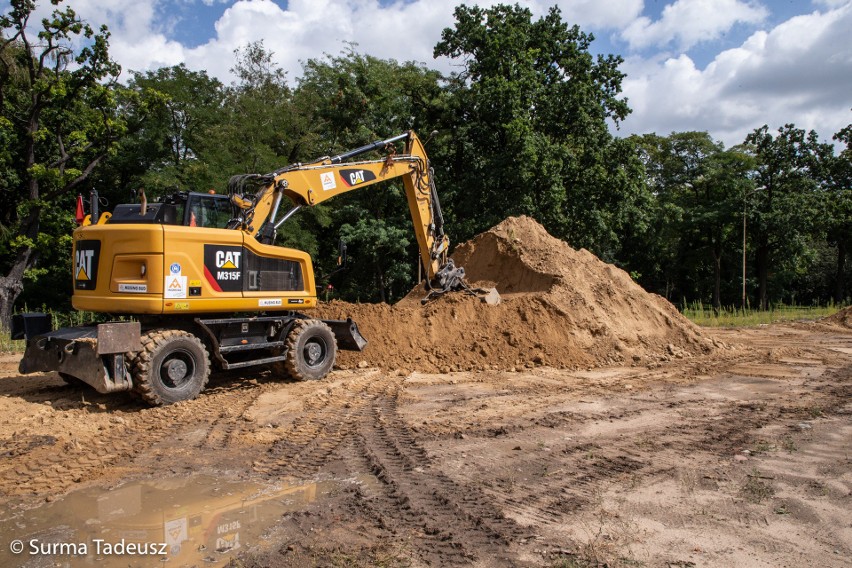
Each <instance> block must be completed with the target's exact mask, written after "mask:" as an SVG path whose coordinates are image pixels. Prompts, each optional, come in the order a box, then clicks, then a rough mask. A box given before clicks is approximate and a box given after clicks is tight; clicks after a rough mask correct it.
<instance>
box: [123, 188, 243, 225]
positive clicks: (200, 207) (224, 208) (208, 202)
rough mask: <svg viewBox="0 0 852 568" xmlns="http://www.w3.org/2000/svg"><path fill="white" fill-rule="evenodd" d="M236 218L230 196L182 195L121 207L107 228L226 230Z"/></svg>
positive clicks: (213, 194)
mask: <svg viewBox="0 0 852 568" xmlns="http://www.w3.org/2000/svg"><path fill="white" fill-rule="evenodd" d="M143 210H144V211H143ZM234 216H235V211H234V207H233V205H232V204H231V200H230V199H229V198H228V196H227V195H219V194H215V193H198V192H194V191H180V192H176V193H172V194H170V195H167V196H165V197H163V198H162V200H160V201H157V202H153V203H148V204H144V205H143V204H141V203H124V204H120V205H117V206H116V207H115V210H114V211H113V213H112V216H111V217H110V218H109V220H108V221H107V224H121V223H133V224H140V223H159V224H161V225H183V226H184V227H207V228H213V229H224V228H226V227H227V225H228V221H230V220H231V219H233V218H234Z"/></svg>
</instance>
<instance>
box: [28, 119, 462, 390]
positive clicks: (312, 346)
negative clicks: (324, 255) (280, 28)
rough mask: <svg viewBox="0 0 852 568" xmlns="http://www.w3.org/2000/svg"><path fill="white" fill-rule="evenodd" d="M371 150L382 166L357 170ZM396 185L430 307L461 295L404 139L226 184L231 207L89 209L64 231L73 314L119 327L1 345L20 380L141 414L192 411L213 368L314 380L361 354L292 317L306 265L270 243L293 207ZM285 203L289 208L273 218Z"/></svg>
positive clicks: (346, 336)
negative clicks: (15, 347)
mask: <svg viewBox="0 0 852 568" xmlns="http://www.w3.org/2000/svg"><path fill="white" fill-rule="evenodd" d="M400 142H403V143H404V144H405V149H404V151H403V153H401V154H399V153H397V152H396V150H397V147H396V145H397V144H398V143H400ZM377 150H384V151H385V155H384V157H382V158H381V159H371V160H358V159H356V158H358V157H359V156H363V155H364V154H367V153H370V152H374V151H377ZM395 178H402V182H403V185H404V187H405V195H406V198H407V200H408V206H409V209H410V212H411V218H412V221H413V222H414V233H415V235H416V236H417V244H418V246H419V249H420V260H421V262H422V264H423V267H424V269H425V272H426V279H427V285H428V286H429V287H430V289H431V292H430V296H436V295H440V294H443V293H445V292H447V291H452V290H464V289H468V290H469V288H468V287H467V285H466V284H465V282H464V269H463V268H461V267H457V266H455V265H454V264H453V261H452V260H451V259H449V258H448V255H447V253H448V247H449V239H448V237H447V235H446V234H445V233H444V221H443V217H442V215H441V208H440V204H439V201H438V195H437V193H436V191H435V184H434V181H433V172H432V169H431V166H430V164H429V160H428V158H427V156H426V152H425V149H424V147H423V143H422V142H421V140H420V139H419V138H418V137H417V136H416V135H415V133H414V132H412V131H409V132H405V133H403V134H400V135H399V136H395V137H392V138H388V139H386V140H379V141H376V142H373V143H372V144H368V145H366V146H362V147H360V148H357V149H354V150H351V151H349V152H345V153H343V154H339V155H336V156H331V157H323V158H320V159H318V160H316V161H314V162H311V163H304V164H303V163H296V164H291V165H288V166H286V167H284V168H281V169H279V170H276V171H274V172H272V173H269V174H263V175H261V174H249V175H241V176H234V177H233V178H231V180H230V182H229V195H219V194H205V193H187V192H179V193H176V194H173V195H170V196H167V197H165V198H163V199H161V200H159V201H158V202H153V203H147V202H146V200H145V198H144V196H143V198H142V201H141V203H134V204H122V205H118V206H116V208H115V209H114V211H113V212H112V213H106V212H105V213H99V212H98V210H97V205H98V203H97V196H94V197H93V198H92V201H91V204H90V209H91V213H90V214H89V215H87V216H85V218H84V220H83V221H82V223H81V225H80V226H79V227H78V228H77V229H76V230H75V231H74V244H73V254H74V274H73V284H74V292H73V298H72V304H73V306H74V308H75V309H78V310H86V311H91V312H100V313H107V314H110V315H111V316H114V317H116V318H117V319H119V320H125V321H113V322H109V323H102V324H99V325H92V326H77V327H70V328H63V329H59V330H55V331H50V320H49V318H48V317H47V316H45V315H43V314H20V315H18V316H16V317H15V318H14V319H13V326H12V327H13V329H12V331H13V337H16V338H24V339H26V340H27V348H26V352H25V354H24V357H23V359H22V360H21V363H20V371H21V372H22V373H32V372H45V371H57V372H58V373H59V374H60V376H62V377H63V379H65V380H66V381H67V382H70V383H74V382H79V381H82V382H84V383H87V384H89V385H91V386H92V387H94V388H95V389H96V390H98V391H99V392H102V393H108V392H116V391H126V390H134V391H136V392H137V393H138V394H139V395H140V396H141V397H142V398H143V399H144V400H145V401H147V402H148V403H150V404H152V405H161V404H170V403H174V402H178V401H182V400H188V399H192V398H194V397H196V396H197V395H198V394H199V393H200V392H201V391H202V390H203V389H204V387H205V385H206V384H207V380H208V377H209V374H210V371H211V367H216V368H218V369H236V368H240V367H248V366H253V365H265V364H275V365H273V368H274V369H281V370H283V371H285V372H286V374H287V375H289V376H290V377H292V378H294V379H298V380H314V379H321V378H323V377H325V376H326V375H327V374H328V373H329V371H330V370H331V368H332V366H333V365H334V361H335V356H336V352H337V349H338V348H340V349H350V350H359V351H360V350H361V349H363V348H364V346H365V345H366V340H365V339H364V338H363V337H362V336H361V334H360V332H359V331H358V326H357V325H356V324H355V323H354V322H353V321H351V319H349V320H345V321H338V320H317V319H313V318H311V317H309V316H307V315H305V314H303V313H301V310H307V309H311V308H315V307H316V306H317V291H316V284H315V280H314V271H313V265H312V263H311V258H310V256H309V255H308V254H307V253H305V252H303V251H300V250H295V249H290V248H285V247H280V246H275V245H274V242H275V236H276V231H277V230H278V229H279V228H280V227H281V225H282V224H283V223H285V222H286V221H287V220H288V219H290V218H291V217H292V216H293V214H295V213H296V212H297V211H298V210H299V209H300V208H302V207H310V206H314V205H317V204H319V203H322V202H323V201H326V200H328V199H331V198H332V197H335V196H337V195H340V194H341V193H345V192H348V191H353V190H356V189H359V188H362V187H367V186H370V185H373V184H376V183H379V182H383V181H388V180H391V179H395ZM285 198H286V201H287V202H289V203H290V204H291V207H290V208H289V210H287V211H286V212H284V213H283V214H280V215H279V212H280V210H281V209H282V203H284V202H285ZM297 310H299V311H297ZM119 316H120V317H119ZM211 358H212V359H211Z"/></svg>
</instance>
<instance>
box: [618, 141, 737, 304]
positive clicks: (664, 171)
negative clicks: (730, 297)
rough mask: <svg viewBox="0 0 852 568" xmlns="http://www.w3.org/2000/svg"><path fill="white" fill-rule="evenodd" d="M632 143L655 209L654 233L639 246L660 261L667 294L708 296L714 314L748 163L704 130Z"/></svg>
mask: <svg viewBox="0 0 852 568" xmlns="http://www.w3.org/2000/svg"><path fill="white" fill-rule="evenodd" d="M633 139H634V141H635V142H636V144H637V145H638V146H639V147H640V148H641V149H642V153H641V156H642V159H643V163H644V165H645V171H646V175H647V181H648V183H649V185H650V187H651V190H652V192H653V194H654V196H655V198H656V199H655V201H656V205H657V207H656V209H655V210H654V214H655V217H656V218H655V223H654V224H655V227H656V230H655V231H654V232H653V233H652V238H651V239H650V242H648V243H647V244H646V246H645V247H642V248H643V250H650V251H653V253H652V256H656V257H658V258H659V259H661V260H662V264H661V266H662V267H663V270H664V273H665V274H664V280H665V283H666V293H667V294H668V293H669V292H671V291H672V290H676V291H677V292H678V293H679V294H682V295H683V296H692V297H696V296H697V297H698V298H710V301H711V304H712V306H713V308H714V309H715V310H716V311H718V310H719V309H720V308H721V305H722V272H723V270H722V268H723V267H722V261H723V257H724V256H725V253H726V252H728V250H730V249H733V246H734V242H735V240H736V239H735V238H734V235H735V234H736V233H737V228H738V227H739V223H738V219H739V218H740V217H739V215H738V212H739V211H741V204H742V200H743V198H744V196H745V195H746V194H747V193H748V192H749V191H750V179H749V177H748V173H749V172H750V171H751V167H752V162H751V160H750V158H749V156H747V155H745V154H743V153H742V152H739V151H738V150H736V149H732V150H725V149H724V147H723V146H722V144H721V143H718V142H715V141H713V139H712V138H711V137H710V135H709V134H708V133H707V132H673V133H672V134H670V135H669V136H666V137H662V136H658V135H656V134H646V135H643V136H641V137H634V138H633ZM658 262H660V261H659V260H658ZM705 274H709V275H710V277H709V279H708V278H706V277H705V276H704V275H705ZM731 275H732V276H733V274H731ZM707 280H709V281H710V282H709V283H708V282H707Z"/></svg>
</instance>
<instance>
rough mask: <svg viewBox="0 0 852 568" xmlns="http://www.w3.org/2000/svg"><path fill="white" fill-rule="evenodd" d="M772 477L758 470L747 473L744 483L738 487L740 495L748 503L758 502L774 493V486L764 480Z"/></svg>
mask: <svg viewBox="0 0 852 568" xmlns="http://www.w3.org/2000/svg"><path fill="white" fill-rule="evenodd" d="M772 479H773V478H772V477H768V476H764V475H762V474H761V473H760V472H759V471H758V470H756V469H755V470H754V471H752V472H751V473H750V474H748V477H747V479H746V482H745V485H743V486H742V488H741V489H740V495H742V496H743V497H744V498H745V499H746V501H748V502H749V503H755V504H757V503H760V502H762V501H765V500H766V499H769V498H770V497H772V496H773V495H775V488H773V487H772V486H771V485H770V484H769V483H766V481H764V480H772Z"/></svg>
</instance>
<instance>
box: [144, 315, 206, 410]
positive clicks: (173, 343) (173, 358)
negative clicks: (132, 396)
mask: <svg viewBox="0 0 852 568" xmlns="http://www.w3.org/2000/svg"><path fill="white" fill-rule="evenodd" d="M131 369H132V376H133V388H134V390H135V391H136V392H137V393H138V394H139V396H141V397H142V399H143V400H145V402H147V403H148V404H152V405H154V406H160V405H163V404H172V403H175V402H180V401H182V400H190V399H193V398H195V397H196V396H198V393H200V392H201V391H202V390H204V387H205V386H206V385H207V379H208V378H209V377H210V358H209V356H208V354H207V349H205V347H204V344H203V343H201V341H200V340H199V339H198V338H197V337H195V336H194V335H192V334H191V333H189V332H187V331H183V330H178V329H165V330H164V329H155V330H151V331H149V332H147V333H145V334H144V335H143V336H142V350H141V351H140V352H139V353H138V354H137V355H136V357H135V358H134V360H133V364H132V366H131Z"/></svg>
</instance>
